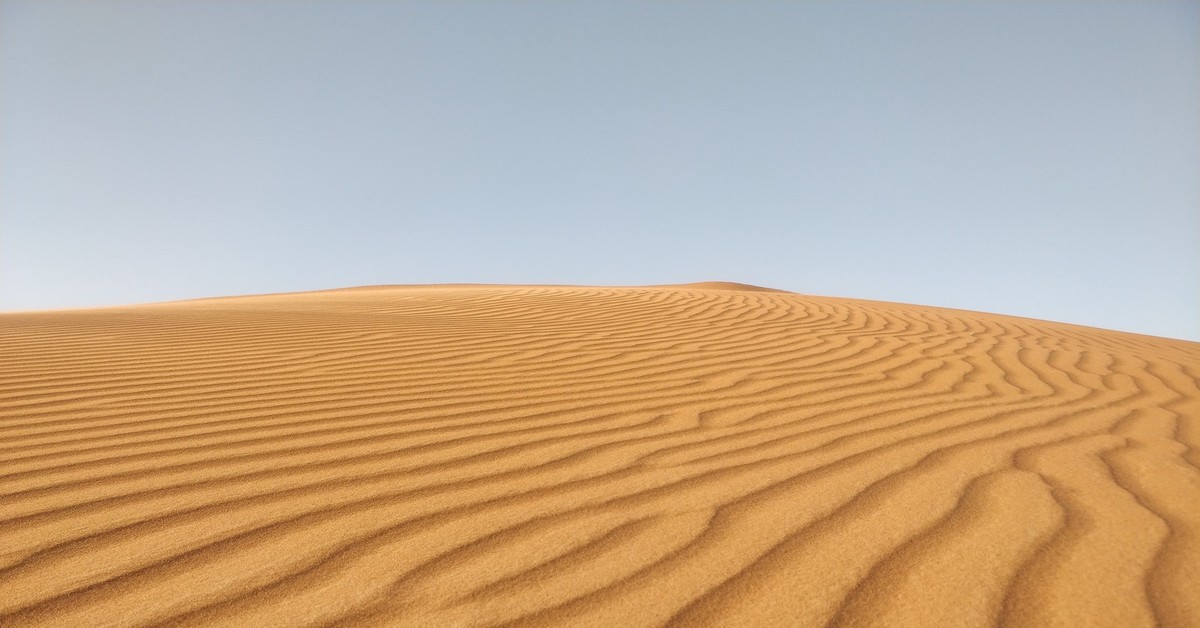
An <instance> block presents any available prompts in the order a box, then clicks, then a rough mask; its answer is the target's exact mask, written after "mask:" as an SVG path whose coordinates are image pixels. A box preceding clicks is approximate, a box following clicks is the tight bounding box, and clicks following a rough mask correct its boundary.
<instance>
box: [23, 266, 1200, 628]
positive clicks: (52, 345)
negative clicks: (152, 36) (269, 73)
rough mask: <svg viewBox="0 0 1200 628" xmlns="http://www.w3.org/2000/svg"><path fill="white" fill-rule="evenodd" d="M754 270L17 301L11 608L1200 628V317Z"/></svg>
mask: <svg viewBox="0 0 1200 628" xmlns="http://www.w3.org/2000/svg"><path fill="white" fill-rule="evenodd" d="M742 288H743V287H741V286H738V285H724V284H696V285H689V286H666V287H651V288H570V287H495V286H428V287H379V288H360V289H350V290H335V291H328V292H317V293H301V294H287V295H271V296H262V297H242V298H226V299H209V300H200V301H188V302H178V303H168V304H158V305H146V306H133V307H125V308H110V309H93V310H78V311H60V312H36V313H10V314H4V315H0V625H4V626H26V625H46V626H100V625H145V624H154V623H167V624H170V625H173V626H190V625H223V626H257V625H330V624H345V625H355V626H359V625H363V626H372V625H402V626H473V625H503V624H508V623H514V624H519V625H529V626H616V625H647V626H648V625H661V624H664V623H671V624H677V625H701V626H703V625H713V626H739V625H746V626H819V625H825V624H830V623H832V624H835V625H845V626H983V625H992V624H1004V625H1017V626H1121V627H1129V626H1149V625H1155V624H1161V625H1167V626H1198V625H1200V382H1198V378H1200V344H1197V343H1191V342H1185V341H1177V340H1168V339H1163V338H1154V337H1147V336H1138V335H1133V334H1126V333H1119V332H1111V331H1103V330H1098V329H1091V328H1085V327H1077V326H1071V325H1065V324H1057V323H1047V322H1042V321H1033V320H1027V319H1019V318H1011V317H1004V316H997V315H989V314H979V313H971V312H962V311H954V310H946V309H938V308H928V307H918V306H911V305H898V304H887V303H876V302H867V301H856V300H848V299H834V298H824V297H809V296H803V295H798V294H791V293H783V292H773V291H764V290H748V289H742Z"/></svg>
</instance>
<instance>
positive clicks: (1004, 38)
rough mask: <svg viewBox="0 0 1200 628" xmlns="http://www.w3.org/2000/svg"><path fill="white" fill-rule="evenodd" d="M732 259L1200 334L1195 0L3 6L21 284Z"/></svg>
mask: <svg viewBox="0 0 1200 628" xmlns="http://www.w3.org/2000/svg"><path fill="white" fill-rule="evenodd" d="M703 280H733V281H743V282H748V283H756V284H762V285H769V286H774V287H778V288H783V289H788V290H794V291H798V292H804V293H812V294H821V295H833V296H850V297H861V298H870V299H880V300H888V301H902V302H910V303H922V304H930V305H942V306H950V307H959V308H966V309H975V310H984V311H992V312H1000V313H1006V314H1016V315H1023V316H1032V317H1036V318H1045V319H1051V320H1061V321H1067V322H1074V323H1081V324H1086V325H1095V326H1100V327H1108V328H1113V329H1122V330H1128V331H1138V332H1142V333H1149V334H1156V335H1165V336H1173V337H1180V338H1190V339H1200V2H1158V1H1146V0H1137V1H1104V2H1047V1H1036V2H1035V1H1021V0H1005V1H997V2H978V1H974V2H949V1H943V2H903V1H900V2H896V1H888V2H882V1H881V2H869V3H862V2H840V1H839V2H779V1H772V2H753V1H742V0H739V1H737V2H734V1H726V2H696V1H689V2H650V1H644V2H619V1H612V0H604V1H594V2H570V1H550V0H546V1H541V2H500V1H483V0H480V1H473V2H468V1H462V0H444V1H436V2H419V1H409V2H383V1H372V2H353V1H346V0H340V1H315V0H309V1H304V2H296V1H293V0H288V1H277V2H275V1H268V0H256V1H246V0H224V1H222V0H206V1H195V2H183V1H164V0H145V1H137V2H134V1H120V2H98V1H95V0H78V1H72V2H66V1H58V0H26V1H19V0H0V309H4V310H15V309H40V308H59V307H74V306H92V305H105V304H121V303H134V302H146V301H161V300H171V299H180V298H190V297H201V296H215V295H227V294H242V293H262V292H280V291H292V290H305V289H319V288H333V287H342V286H352V285H363V284H381V283H438V282H478V283H568V284H604V285H631V284H655V283H676V282H689V281H703Z"/></svg>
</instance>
